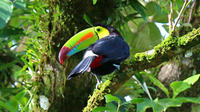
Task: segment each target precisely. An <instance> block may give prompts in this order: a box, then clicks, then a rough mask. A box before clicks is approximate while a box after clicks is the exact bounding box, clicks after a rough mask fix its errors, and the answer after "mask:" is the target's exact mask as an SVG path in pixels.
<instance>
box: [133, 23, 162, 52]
mask: <svg viewBox="0 0 200 112" xmlns="http://www.w3.org/2000/svg"><path fill="white" fill-rule="evenodd" d="M140 28H141V29H142V30H139V31H138V32H137V33H136V34H135V35H134V36H135V37H137V38H132V37H131V38H132V40H131V43H130V44H131V45H130V46H131V47H132V48H133V51H132V52H134V53H136V52H143V51H146V50H149V49H152V48H153V47H154V46H155V45H157V44H158V43H160V42H161V40H162V36H161V34H160V30H159V29H158V27H157V26H156V25H155V23H153V22H147V23H141V24H140V25H139V28H138V29H140ZM134 36H133V37H134Z"/></svg>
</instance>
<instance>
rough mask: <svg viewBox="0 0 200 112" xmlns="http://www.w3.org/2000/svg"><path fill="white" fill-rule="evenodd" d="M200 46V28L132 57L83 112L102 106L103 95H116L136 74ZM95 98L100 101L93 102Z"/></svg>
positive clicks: (102, 86) (170, 37)
mask: <svg viewBox="0 0 200 112" xmlns="http://www.w3.org/2000/svg"><path fill="white" fill-rule="evenodd" d="M198 44H200V28H198V29H194V30H193V31H191V32H189V33H188V34H186V35H184V36H182V37H179V38H173V37H172V36H169V37H168V38H167V39H166V40H164V41H162V42H161V43H160V44H158V45H157V46H155V47H154V49H152V50H150V51H146V52H142V53H137V54H135V55H134V56H131V57H130V58H129V59H128V60H127V61H126V62H124V63H122V64H121V70H120V71H117V72H115V73H114V77H113V78H112V79H111V80H110V81H111V83H110V82H109V81H106V82H105V83H103V84H101V85H100V90H95V91H94V93H93V95H92V96H91V97H90V99H89V100H88V105H87V107H85V109H84V110H83V112H90V111H92V110H93V109H94V108H96V107H98V106H100V105H101V104H102V102H104V97H103V96H102V95H105V94H108V93H114V92H115V91H116V90H117V89H118V88H119V87H121V86H122V85H123V84H124V83H125V82H126V81H128V80H129V79H130V78H131V77H132V76H133V75H134V74H135V73H136V72H139V71H142V70H145V69H148V68H152V67H156V66H158V65H159V64H161V63H162V62H165V61H168V60H169V59H172V58H173V57H174V56H176V55H178V54H181V53H184V52H185V51H187V50H188V49H190V48H192V47H194V46H196V45H198ZM108 82H109V83H108ZM102 88H106V89H102ZM95 98H99V99H98V100H93V99H95Z"/></svg>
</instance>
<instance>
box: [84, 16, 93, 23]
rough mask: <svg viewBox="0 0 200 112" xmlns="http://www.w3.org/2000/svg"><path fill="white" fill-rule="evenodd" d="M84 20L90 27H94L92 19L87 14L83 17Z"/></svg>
mask: <svg viewBox="0 0 200 112" xmlns="http://www.w3.org/2000/svg"><path fill="white" fill-rule="evenodd" d="M83 19H84V20H85V22H86V23H88V24H89V25H90V26H93V25H92V22H91V20H90V18H89V16H88V15H87V14H84V15H83Z"/></svg>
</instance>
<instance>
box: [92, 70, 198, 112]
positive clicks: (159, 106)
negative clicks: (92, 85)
mask: <svg viewBox="0 0 200 112" xmlns="http://www.w3.org/2000/svg"><path fill="white" fill-rule="evenodd" d="M142 74H145V75H146V76H148V78H149V79H150V80H151V81H152V82H153V83H154V85H155V86H157V87H159V88H161V89H162V90H163V91H165V93H166V95H167V94H168V95H169V92H168V89H167V88H166V87H164V85H163V84H162V83H161V82H160V81H159V80H157V79H156V78H154V77H153V76H152V75H150V74H148V73H146V72H141V74H140V75H142ZM138 75H139V74H138ZM199 76H200V74H198V75H194V76H191V77H189V78H187V79H185V80H184V81H174V82H172V83H171V84H170V87H171V89H172V90H173V97H172V98H170V97H168V98H162V99H160V98H158V97H157V98H155V99H154V100H152V99H151V98H149V99H148V98H141V97H138V98H137V97H135V98H133V99H132V100H130V101H126V100H124V99H123V100H122V99H120V98H118V97H116V96H112V95H111V94H107V95H105V99H106V106H105V107H97V108H96V109H94V110H93V112H102V111H108V112H129V108H130V107H131V108H136V112H146V110H147V109H148V108H152V110H153V112H163V111H166V110H167V109H168V108H170V107H180V106H181V105H182V104H183V103H196V104H200V97H197V98H195V97H176V96H177V95H178V94H179V93H181V92H183V91H185V90H186V89H188V88H190V87H191V86H190V85H192V84H194V83H195V82H196V81H197V80H198V79H199ZM137 77H138V76H137ZM136 80H137V81H138V82H139V83H140V85H141V86H142V88H143V90H144V91H149V90H147V87H144V85H142V83H144V79H143V77H141V76H139V77H138V78H136ZM186 84H188V85H186ZM145 86H146V85H145ZM163 87H164V89H163ZM146 93H147V94H149V92H146ZM121 102H122V103H121ZM109 105H112V106H109ZM124 105H129V106H127V107H126V106H125V107H124ZM130 105H131V106H130ZM134 105H135V106H134ZM120 108H123V109H120ZM125 110H126V111H125Z"/></svg>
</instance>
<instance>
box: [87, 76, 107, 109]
mask: <svg viewBox="0 0 200 112" xmlns="http://www.w3.org/2000/svg"><path fill="white" fill-rule="evenodd" d="M110 84H111V81H110V80H107V81H105V82H104V83H103V84H101V85H100V89H95V91H94V93H93V95H92V96H90V99H89V100H88V104H87V106H86V107H85V108H84V109H83V112H92V110H93V109H95V108H96V107H98V106H100V105H101V102H102V100H104V95H106V94H108V93H110V89H109V86H110Z"/></svg>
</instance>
